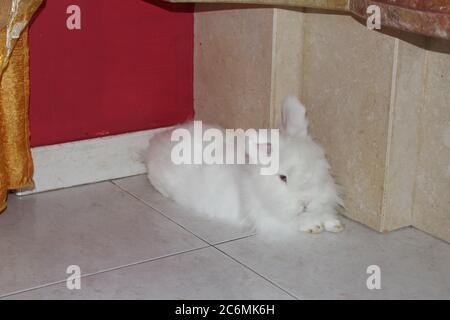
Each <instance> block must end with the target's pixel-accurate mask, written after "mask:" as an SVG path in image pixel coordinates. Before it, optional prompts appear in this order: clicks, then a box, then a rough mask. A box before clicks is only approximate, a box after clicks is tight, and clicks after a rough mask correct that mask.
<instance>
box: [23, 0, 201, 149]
mask: <svg viewBox="0 0 450 320" xmlns="http://www.w3.org/2000/svg"><path fill="white" fill-rule="evenodd" d="M73 4H75V5H78V6H80V8H81V28H82V29H81V30H68V29H67V27H66V19H67V17H68V16H69V15H68V14H67V13H66V10H67V7H68V6H69V5H73ZM30 56H31V57H30V73H31V75H30V77H31V96H30V126H31V142H32V145H33V146H41V145H49V144H55V143H61V142H67V141H73V140H81V139H87V138H93V137H99V136H104V135H112V134H119V133H124V132H130V131H137V130H144V129H150V128H156V127H163V126H168V125H172V124H176V123H180V122H183V121H185V120H187V119H191V118H192V117H193V88H192V86H193V80H192V78H193V7H192V6H191V5H176V6H175V5H168V4H164V3H162V2H159V1H149V0H147V1H144V0H126V1H124V0H47V1H46V3H45V6H44V7H43V8H42V9H41V10H40V12H39V14H38V15H37V17H36V18H35V20H34V21H33V23H32V25H31V29H30Z"/></svg>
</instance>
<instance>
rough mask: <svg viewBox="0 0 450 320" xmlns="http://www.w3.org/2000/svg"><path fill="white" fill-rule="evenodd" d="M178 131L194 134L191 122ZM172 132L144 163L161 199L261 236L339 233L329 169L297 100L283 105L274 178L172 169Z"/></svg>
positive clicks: (155, 143) (238, 168) (242, 170)
mask: <svg viewBox="0 0 450 320" xmlns="http://www.w3.org/2000/svg"><path fill="white" fill-rule="evenodd" d="M181 127H182V128H185V129H187V130H189V132H190V133H192V132H193V123H192V122H191V123H187V124H184V125H182V126H178V127H176V128H181ZM176 128H173V129H171V130H168V131H165V132H162V133H160V134H158V135H156V136H154V137H153V138H152V139H151V140H150V145H151V147H150V148H149V150H148V153H147V158H146V163H147V169H148V178H149V180H150V182H151V183H152V185H153V186H154V187H155V188H156V189H157V190H158V191H159V192H160V193H161V194H163V195H164V196H166V197H168V198H170V199H172V200H174V201H175V202H177V203H179V204H180V205H181V206H183V207H187V208H189V209H191V210H192V211H193V212H195V213H197V214H200V215H203V216H207V217H210V218H217V219H221V220H224V221H228V222H231V223H234V224H244V223H251V224H252V226H254V227H255V228H256V230H257V231H258V232H262V233H266V232H269V233H276V234H278V235H279V234H280V233H281V234H291V233H292V232H293V231H295V230H300V231H306V232H310V233H319V232H322V231H323V230H324V229H325V230H327V231H331V232H339V231H342V230H343V225H342V224H341V222H340V221H339V220H338V218H337V216H336V209H337V207H338V206H340V205H343V204H342V200H341V199H340V197H339V196H338V192H337V187H336V185H335V183H334V181H333V178H332V177H331V175H330V173H329V169H330V166H329V164H328V162H327V160H326V158H325V154H324V151H323V149H322V148H321V147H320V146H319V145H318V144H316V143H315V142H314V141H313V140H312V138H311V137H310V136H309V135H308V131H307V129H308V122H307V120H306V117H305V108H304V107H303V105H302V104H301V103H300V102H299V101H298V99H297V98H296V97H293V96H289V97H287V98H286V100H285V102H284V105H283V121H282V126H281V128H280V138H279V170H278V172H277V174H275V175H261V174H260V171H259V170H258V166H257V165H229V164H223V165H219V164H214V165H205V164H203V165H195V164H192V165H189V164H180V165H176V164H174V162H173V161H171V151H172V148H173V146H174V144H175V142H172V141H171V134H172V132H173V130H174V129H176ZM203 128H211V126H205V125H203ZM215 128H218V129H219V130H222V131H223V129H221V128H219V127H215ZM194 143H195V142H194ZM193 150H195V148H193Z"/></svg>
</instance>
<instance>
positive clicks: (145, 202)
mask: <svg viewBox="0 0 450 320" xmlns="http://www.w3.org/2000/svg"><path fill="white" fill-rule="evenodd" d="M110 182H111V183H112V184H114V185H115V186H117V187H118V188H119V189H121V190H122V191H124V192H126V193H128V194H129V195H131V196H132V197H133V198H135V199H137V200H139V201H141V202H142V203H144V204H145V205H147V206H148V207H150V208H152V209H153V210H156V211H157V212H159V213H160V214H161V215H163V216H164V217H166V218H167V219H168V220H170V221H172V222H173V223H175V224H177V225H178V226H180V227H181V228H183V229H184V230H186V231H188V232H189V233H191V234H193V235H194V236H196V237H197V238H199V239H200V240H203V241H205V242H206V243H208V244H209V245H210V246H211V247H213V248H215V249H216V250H218V251H219V252H221V253H222V254H224V255H226V256H227V257H229V258H230V259H232V260H233V261H235V262H237V263H238V264H240V265H241V266H243V267H244V268H246V269H248V270H250V271H251V272H253V273H254V274H256V275H257V276H259V277H261V278H262V279H263V280H265V281H267V282H269V283H270V284H272V285H273V286H275V287H276V288H278V289H280V290H281V291H283V292H284V293H286V294H288V295H289V296H290V297H292V298H294V299H295V300H298V298H297V297H296V296H294V295H293V294H291V293H290V292H288V291H287V290H286V289H284V288H282V287H280V286H279V285H278V284H276V283H275V282H273V281H272V280H270V279H268V278H266V277H264V276H263V275H261V274H260V273H258V272H256V271H255V270H253V269H252V268H250V267H249V266H247V265H246V264H244V263H242V262H241V261H239V260H237V259H236V258H234V257H232V256H230V255H229V254H228V253H226V252H224V251H222V250H221V249H219V248H218V247H217V246H218V245H221V244H224V243H229V242H232V241H236V240H241V239H245V238H250V237H253V236H254V235H255V234H251V235H248V236H244V237H240V238H236V239H230V240H225V241H222V242H218V243H215V244H214V243H210V242H209V241H207V240H205V239H203V238H201V237H200V236H198V235H197V234H195V233H193V232H192V231H190V230H188V229H186V228H185V227H184V226H182V225H180V224H179V223H178V222H176V221H174V220H173V219H171V218H169V217H167V216H166V215H165V214H164V213H163V212H162V211H161V210H159V209H157V208H154V207H153V206H152V205H151V204H149V203H148V202H147V201H145V200H143V199H141V198H139V197H138V196H136V195H135V194H133V193H131V192H129V191H128V190H125V189H123V188H122V187H121V186H119V185H118V184H116V183H115V182H114V181H112V180H111V181H110Z"/></svg>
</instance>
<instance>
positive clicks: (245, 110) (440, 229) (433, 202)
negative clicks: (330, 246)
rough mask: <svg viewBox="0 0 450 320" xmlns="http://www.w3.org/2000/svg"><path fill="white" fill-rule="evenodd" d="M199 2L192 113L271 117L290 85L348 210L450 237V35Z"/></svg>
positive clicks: (382, 226)
mask: <svg viewBox="0 0 450 320" xmlns="http://www.w3.org/2000/svg"><path fill="white" fill-rule="evenodd" d="M199 8H200V12H198V13H197V14H196V27H195V30H196V35H195V37H196V49H195V50H196V59H195V68H196V72H195V74H196V78H195V87H196V89H195V91H196V95H195V97H196V101H195V105H196V110H197V117H198V118H200V119H203V120H209V121H214V122H218V123H220V124H222V125H225V126H227V127H236V126H244V127H250V126H253V127H266V126H269V125H271V126H274V125H276V124H277V123H278V121H279V112H280V107H279V106H280V103H281V100H282V97H283V96H284V95H285V94H287V93H297V94H298V95H299V96H300V97H301V98H302V100H303V102H304V103H305V105H306V108H307V112H308V116H309V119H310V122H311V132H312V134H313V136H314V137H315V138H316V139H317V140H318V141H320V142H321V143H322V144H323V145H324V146H325V148H326V150H327V153H328V157H329V159H330V162H331V164H332V167H333V171H334V174H335V175H336V177H337V180H338V181H339V182H340V183H341V184H342V185H343V186H344V188H345V190H346V206H347V210H346V213H345V214H346V215H348V216H349V217H350V218H352V219H355V220H357V221H360V222H362V223H364V224H366V225H368V226H370V227H372V228H374V229H376V230H378V231H390V230H394V229H396V228H400V227H403V226H409V225H412V224H413V225H415V226H417V227H418V228H421V229H423V230H425V231H427V232H430V233H432V234H434V235H436V236H438V237H441V238H443V239H446V240H447V241H450V167H449V166H450V124H449V123H450V42H448V41H443V40H433V39H427V38H425V37H422V36H416V35H412V34H407V33H399V32H393V31H390V30H384V31H383V32H374V31H370V30H368V29H367V28H366V27H365V25H364V24H363V23H362V22H361V21H357V20H355V19H354V18H353V17H351V16H348V15H345V14H341V13H337V12H325V11H316V10H306V12H302V11H290V10H284V9H273V8H266V9H261V8H246V9H243V10H238V9H233V10H224V11H222V10H211V9H212V7H209V8H205V7H204V6H199ZM205 43H206V44H207V46H206V47H205Z"/></svg>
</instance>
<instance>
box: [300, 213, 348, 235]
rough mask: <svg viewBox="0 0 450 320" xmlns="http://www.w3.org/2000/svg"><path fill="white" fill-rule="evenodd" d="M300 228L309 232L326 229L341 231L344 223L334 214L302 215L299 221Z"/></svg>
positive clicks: (318, 231) (319, 231)
mask: <svg viewBox="0 0 450 320" xmlns="http://www.w3.org/2000/svg"><path fill="white" fill-rule="evenodd" d="M299 229H300V231H303V232H308V233H321V232H322V231H324V230H326V231H329V232H335V233H336V232H341V231H342V230H344V225H343V224H342V223H341V222H340V221H339V220H338V219H337V218H335V217H334V216H332V217H322V218H318V217H311V216H308V217H305V216H304V217H302V218H301V219H300V221H299Z"/></svg>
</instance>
